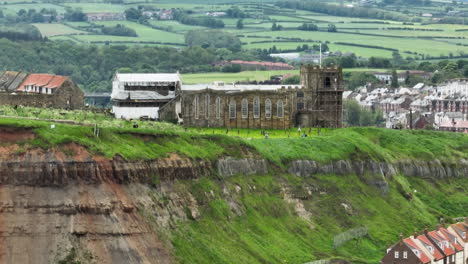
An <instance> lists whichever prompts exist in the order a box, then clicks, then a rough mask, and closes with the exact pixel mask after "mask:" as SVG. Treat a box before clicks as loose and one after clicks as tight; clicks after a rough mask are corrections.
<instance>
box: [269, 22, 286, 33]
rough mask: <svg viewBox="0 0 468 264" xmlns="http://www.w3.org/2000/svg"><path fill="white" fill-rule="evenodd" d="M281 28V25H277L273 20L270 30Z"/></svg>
mask: <svg viewBox="0 0 468 264" xmlns="http://www.w3.org/2000/svg"><path fill="white" fill-rule="evenodd" d="M282 29H283V26H281V25H277V24H276V22H273V25H272V26H271V30H272V31H280V30H282Z"/></svg>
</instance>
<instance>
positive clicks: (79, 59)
mask: <svg viewBox="0 0 468 264" xmlns="http://www.w3.org/2000/svg"><path fill="white" fill-rule="evenodd" d="M200 33H202V32H200ZM213 34H219V33H218V32H209V33H207V36H208V35H211V36H212V37H213V36H214V35H213ZM215 37H216V36H215ZM228 42H232V40H231V41H228ZM215 46H216V45H215ZM217 47H220V46H219V45H218V46H217ZM237 50H238V49H233V50H229V49H227V48H224V47H221V48H213V47H212V46H211V45H208V46H206V47H205V48H203V47H200V46H199V45H194V46H193V47H188V48H183V49H176V48H170V47H158V46H118V45H115V46H94V45H79V44H74V43H71V42H67V41H53V42H52V41H45V42H44V41H21V42H13V41H10V40H7V39H0V61H1V62H2V69H5V70H16V71H27V72H46V73H54V74H60V75H67V76H71V78H72V79H73V80H74V81H75V82H77V83H78V84H79V85H80V86H81V87H82V88H83V89H84V90H87V91H109V90H110V89H111V82H110V80H111V78H112V76H113V75H114V73H115V72H116V71H121V72H176V71H180V72H182V73H184V72H185V73H186V72H213V71H221V68H220V67H218V66H215V62H218V61H220V60H233V59H240V60H248V61H255V60H272V61H276V60H277V59H272V58H270V57H269V56H268V52H267V51H266V50H243V51H237ZM18 54H21V56H18Z"/></svg>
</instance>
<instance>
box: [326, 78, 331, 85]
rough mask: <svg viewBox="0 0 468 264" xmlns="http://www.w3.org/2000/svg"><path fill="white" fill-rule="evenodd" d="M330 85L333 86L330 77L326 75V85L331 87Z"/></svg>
mask: <svg viewBox="0 0 468 264" xmlns="http://www.w3.org/2000/svg"><path fill="white" fill-rule="evenodd" d="M330 86H331V80H330V77H325V87H326V88H330Z"/></svg>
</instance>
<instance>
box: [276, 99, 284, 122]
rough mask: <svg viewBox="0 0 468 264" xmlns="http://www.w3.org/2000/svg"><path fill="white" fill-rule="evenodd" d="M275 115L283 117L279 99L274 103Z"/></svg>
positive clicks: (281, 103) (281, 104) (281, 102)
mask: <svg viewBox="0 0 468 264" xmlns="http://www.w3.org/2000/svg"><path fill="white" fill-rule="evenodd" d="M276 115H277V116H278V118H283V101H281V100H279V101H278V102H277V103H276Z"/></svg>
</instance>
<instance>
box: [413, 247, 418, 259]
mask: <svg viewBox="0 0 468 264" xmlns="http://www.w3.org/2000/svg"><path fill="white" fill-rule="evenodd" d="M414 254H416V257H418V258H419V250H417V249H415V250H414Z"/></svg>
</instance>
